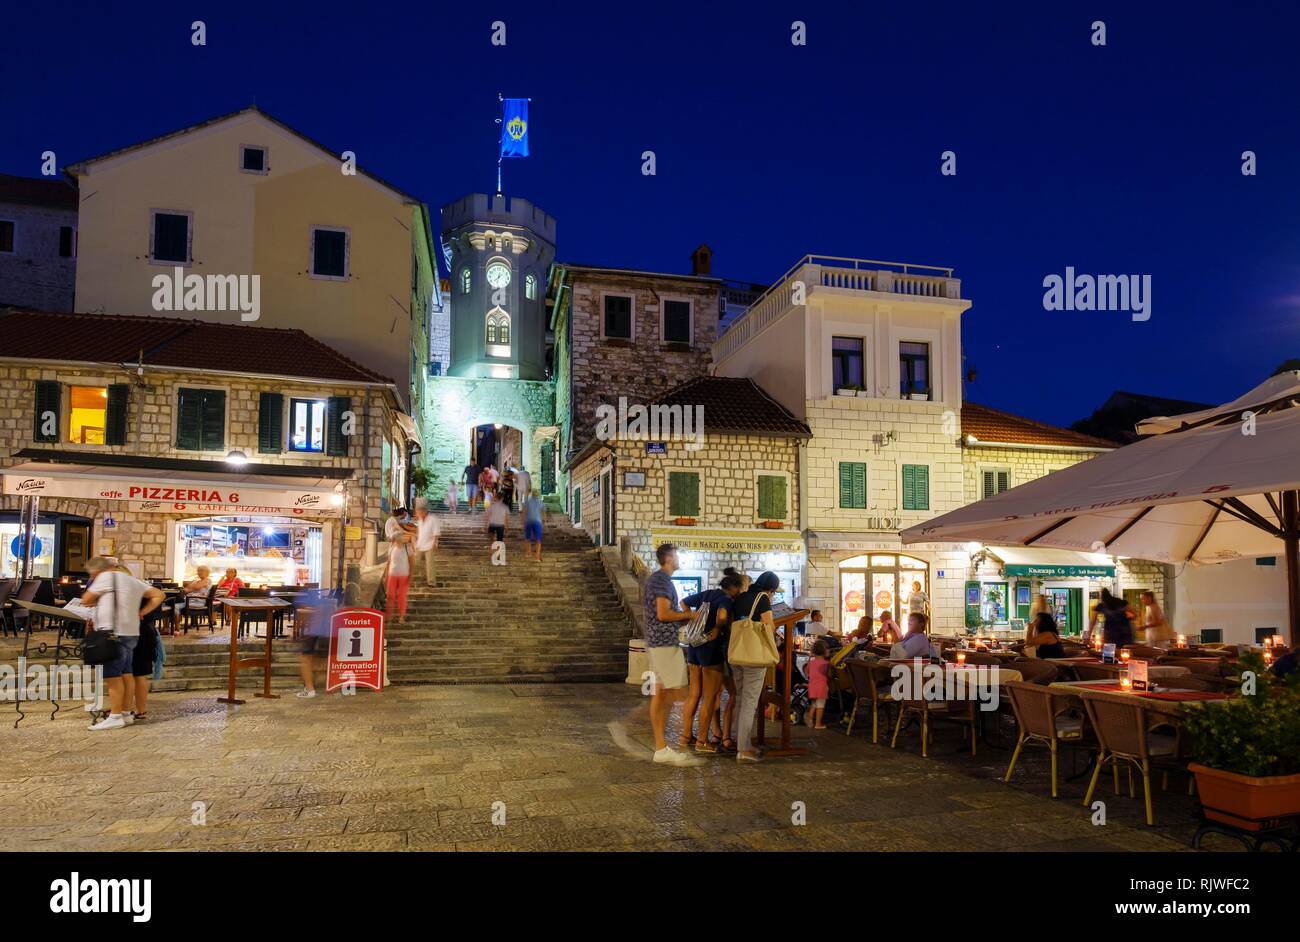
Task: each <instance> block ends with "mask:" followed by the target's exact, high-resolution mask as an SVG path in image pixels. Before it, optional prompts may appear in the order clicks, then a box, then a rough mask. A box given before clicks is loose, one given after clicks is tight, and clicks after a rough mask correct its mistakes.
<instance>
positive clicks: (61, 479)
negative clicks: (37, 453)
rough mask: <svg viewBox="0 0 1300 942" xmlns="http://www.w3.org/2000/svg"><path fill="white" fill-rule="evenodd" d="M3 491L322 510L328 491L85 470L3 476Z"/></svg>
mask: <svg viewBox="0 0 1300 942" xmlns="http://www.w3.org/2000/svg"><path fill="white" fill-rule="evenodd" d="M0 492H2V493H5V494H14V495H19V496H22V495H28V494H30V495H35V496H37V497H69V498H75V499H81V500H119V501H124V502H126V503H128V504H140V505H146V506H147V509H150V510H168V509H174V510H192V509H196V508H198V507H199V506H201V505H203V506H205V507H207V508H211V507H222V508H232V509H240V508H252V507H258V508H274V509H276V510H297V511H301V512H307V511H316V510H323V509H327V508H329V507H330V506H331V504H330V498H331V497H332V496H333V491H332V490H330V489H325V488H302V489H297V488H291V489H283V490H282V489H275V488H268V487H264V486H263V487H259V486H256V485H254V486H252V487H244V486H242V485H241V484H239V483H230V482H226V481H211V482H209V481H195V480H184V479H177V480H167V479H163V478H157V479H151V478H144V477H139V478H114V477H109V476H105V477H102V478H101V477H96V476H93V475H86V474H75V475H68V476H66V477H65V476H62V475H40V474H23V473H18V474H10V473H6V474H5V475H4V476H3V490H2V491H0Z"/></svg>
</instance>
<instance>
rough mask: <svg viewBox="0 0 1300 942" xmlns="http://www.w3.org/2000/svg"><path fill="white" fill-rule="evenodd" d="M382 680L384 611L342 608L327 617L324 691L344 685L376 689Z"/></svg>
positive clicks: (380, 685) (381, 683)
mask: <svg viewBox="0 0 1300 942" xmlns="http://www.w3.org/2000/svg"><path fill="white" fill-rule="evenodd" d="M383 682H384V613H383V612H380V611H376V610H375V609H373V608H344V609H340V610H339V611H337V612H335V613H334V615H333V616H332V617H331V618H330V653H329V661H328V662H327V664H326V668H325V690H326V692H327V693H328V692H329V691H331V690H337V689H338V688H339V687H342V686H344V685H346V684H351V685H353V686H354V687H369V688H370V689H371V690H380V689H382V688H383Z"/></svg>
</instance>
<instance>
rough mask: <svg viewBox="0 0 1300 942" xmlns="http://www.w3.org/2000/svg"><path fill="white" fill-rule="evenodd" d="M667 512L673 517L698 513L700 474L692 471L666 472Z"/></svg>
mask: <svg viewBox="0 0 1300 942" xmlns="http://www.w3.org/2000/svg"><path fill="white" fill-rule="evenodd" d="M668 512H669V513H670V514H671V515H672V516H674V517H698V516H699V515H700V476H699V475H698V474H696V473H694V472H692V471H670V472H668Z"/></svg>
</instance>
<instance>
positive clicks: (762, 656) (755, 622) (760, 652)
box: [727, 592, 781, 667]
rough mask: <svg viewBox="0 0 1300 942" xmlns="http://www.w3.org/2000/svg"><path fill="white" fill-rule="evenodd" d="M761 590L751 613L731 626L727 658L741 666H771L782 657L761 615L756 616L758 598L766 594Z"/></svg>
mask: <svg viewBox="0 0 1300 942" xmlns="http://www.w3.org/2000/svg"><path fill="white" fill-rule="evenodd" d="M766 595H767V593H766V592H760V593H759V594H758V595H757V597H755V599H754V604H753V605H751V606H750V608H749V614H748V615H747V616H745V617H744V618H741V619H738V620H737V621H735V622H734V623H733V624H732V626H731V641H730V642H729V643H728V645H727V660H728V661H730V662H731V663H732V664H738V665H740V666H741V667H771V666H772V665H774V664H776V662H777V661H779V660H780V659H781V655H780V654H778V653H777V650H776V639H775V638H774V637H773V636H772V629H771V628H769V627H768V626H767V625H766V624H765V623H764V622H763V619H762V618H761V617H759V618H758V619H755V618H754V611H755V610H756V609H757V608H758V600H759V599H761V598H763V597H764V596H766Z"/></svg>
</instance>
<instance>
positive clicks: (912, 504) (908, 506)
mask: <svg viewBox="0 0 1300 942" xmlns="http://www.w3.org/2000/svg"><path fill="white" fill-rule="evenodd" d="M903 509H904V510H915V509H916V465H911V464H905V465H903Z"/></svg>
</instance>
